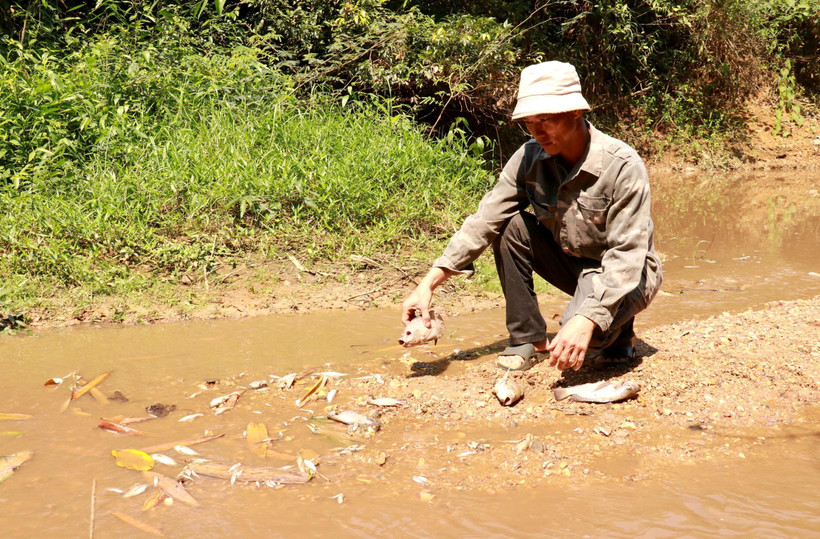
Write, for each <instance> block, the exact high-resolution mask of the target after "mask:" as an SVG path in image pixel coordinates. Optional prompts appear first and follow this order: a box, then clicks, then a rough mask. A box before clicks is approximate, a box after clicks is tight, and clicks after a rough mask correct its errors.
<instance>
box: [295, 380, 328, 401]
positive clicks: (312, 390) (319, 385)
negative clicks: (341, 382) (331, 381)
mask: <svg viewBox="0 0 820 539" xmlns="http://www.w3.org/2000/svg"><path fill="white" fill-rule="evenodd" d="M325 383H327V377H325V376H321V377H320V378H319V381H318V382H316V383H315V384H314V385H313V387H311V388H310V389H308V392H307V393H305V396H304V397H302V398H301V399H299V400H298V401H296V406H302V405H304V404H305V403H306V402H307V400H308V399H309V398H310V397H311V396H312V395H313V394H314V393H316V392H317V391H319V389H320V388H322V387H324V385H325Z"/></svg>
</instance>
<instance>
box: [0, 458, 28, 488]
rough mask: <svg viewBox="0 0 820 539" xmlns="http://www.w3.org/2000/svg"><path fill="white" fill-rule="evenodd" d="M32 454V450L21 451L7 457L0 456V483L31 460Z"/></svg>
mask: <svg viewBox="0 0 820 539" xmlns="http://www.w3.org/2000/svg"><path fill="white" fill-rule="evenodd" d="M31 455H32V452H31V451H20V452H19V453H15V454H13V455H9V456H7V457H0V483H2V482H3V481H5V480H6V479H8V478H9V477H11V474H13V473H14V472H15V471H16V470H17V468H19V467H20V466H22V464H23V463H24V462H26V461H27V460H29V459H30V458H31Z"/></svg>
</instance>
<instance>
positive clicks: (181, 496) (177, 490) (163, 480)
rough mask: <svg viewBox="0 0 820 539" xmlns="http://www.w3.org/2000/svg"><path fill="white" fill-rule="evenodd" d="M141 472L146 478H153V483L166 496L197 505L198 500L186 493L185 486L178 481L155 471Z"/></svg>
mask: <svg viewBox="0 0 820 539" xmlns="http://www.w3.org/2000/svg"><path fill="white" fill-rule="evenodd" d="M142 474H143V475H144V476H145V477H147V478H148V479H151V480H153V481H154V484H155V485H156V486H157V487H158V488H159V489H160V490H161V491H163V492H164V493H165V494H167V495H168V496H171V497H172V498H176V499H177V500H179V501H181V502H183V503H187V504H188V505H193V506H194V507H197V506H199V502H197V501H196V500H195V499H194V497H193V496H191V495H190V494H188V491H187V490H185V487H183V486H182V484H180V483H179V482H178V481H174V480H173V479H171V478H170V477H168V476H167V475H162V474H161V473H157V472H142Z"/></svg>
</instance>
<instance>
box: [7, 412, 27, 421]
mask: <svg viewBox="0 0 820 539" xmlns="http://www.w3.org/2000/svg"><path fill="white" fill-rule="evenodd" d="M32 417H33V416H30V415H28V414H2V413H0V421H3V420H6V421H19V420H22V419H31V418H32Z"/></svg>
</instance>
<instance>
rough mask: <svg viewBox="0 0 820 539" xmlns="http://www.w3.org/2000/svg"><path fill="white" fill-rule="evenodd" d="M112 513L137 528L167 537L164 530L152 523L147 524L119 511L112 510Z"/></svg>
mask: <svg viewBox="0 0 820 539" xmlns="http://www.w3.org/2000/svg"><path fill="white" fill-rule="evenodd" d="M111 514H112V515H114V516H115V517H117V518H118V519H120V520H122V521H123V522H125V523H127V524H130V525H132V526H134V527H135V528H137V529H139V530H142V531H144V532H146V533H150V534H152V535H158V536H160V537H165V534H164V533H162V530H160V529H159V528H155V527H153V526H151V525H150V524H146V523H145V522H142V521H140V520H137V519H135V518H134V517H129V516H128V515H126V514H124V513H120V512H119V511H111Z"/></svg>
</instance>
